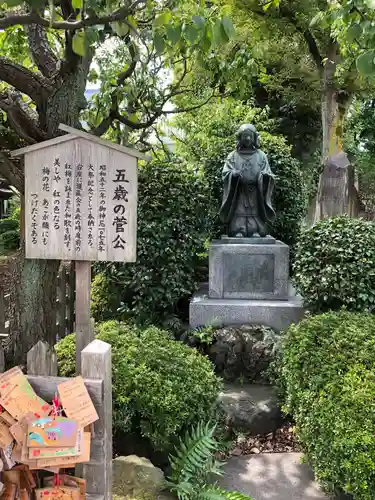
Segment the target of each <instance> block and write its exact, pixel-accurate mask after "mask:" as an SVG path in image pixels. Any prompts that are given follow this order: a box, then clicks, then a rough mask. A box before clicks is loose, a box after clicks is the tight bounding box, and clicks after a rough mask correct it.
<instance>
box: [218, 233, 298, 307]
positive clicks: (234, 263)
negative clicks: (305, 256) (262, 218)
mask: <svg viewBox="0 0 375 500" xmlns="http://www.w3.org/2000/svg"><path fill="white" fill-rule="evenodd" d="M238 240H240V241H238ZM209 280H210V281H209V295H210V297H211V298H213V299H249V300H251V299H253V300H274V299H278V300H287V298H288V285H289V283H288V282H289V247H288V246H287V245H285V244H284V243H281V241H276V240H275V239H273V238H244V239H242V238H240V239H239V238H227V239H222V240H215V241H213V242H212V245H211V248H210V255H209Z"/></svg>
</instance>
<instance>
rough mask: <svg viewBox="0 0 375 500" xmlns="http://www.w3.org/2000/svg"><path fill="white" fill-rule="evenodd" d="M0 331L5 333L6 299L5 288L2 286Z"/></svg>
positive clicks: (0, 295) (0, 291)
mask: <svg viewBox="0 0 375 500" xmlns="http://www.w3.org/2000/svg"><path fill="white" fill-rule="evenodd" d="M0 333H5V300H4V290H2V289H1V288H0Z"/></svg>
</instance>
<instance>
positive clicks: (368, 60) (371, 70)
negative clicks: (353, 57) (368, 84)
mask: <svg viewBox="0 0 375 500" xmlns="http://www.w3.org/2000/svg"><path fill="white" fill-rule="evenodd" d="M374 57H375V51H373V50H370V51H368V52H365V53H364V54H361V55H360V56H359V57H358V58H357V69H358V71H359V73H361V74H362V75H363V76H372V75H374V74H375V64H374Z"/></svg>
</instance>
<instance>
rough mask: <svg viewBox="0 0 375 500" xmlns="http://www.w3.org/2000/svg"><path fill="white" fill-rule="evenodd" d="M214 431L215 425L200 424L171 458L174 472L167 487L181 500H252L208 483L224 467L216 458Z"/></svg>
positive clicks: (217, 446) (182, 441)
mask: <svg viewBox="0 0 375 500" xmlns="http://www.w3.org/2000/svg"><path fill="white" fill-rule="evenodd" d="M215 430H216V425H213V426H212V425H211V424H210V423H208V424H206V425H204V424H202V423H198V424H197V426H196V427H194V428H193V429H191V431H190V432H187V433H186V435H185V438H184V439H181V440H180V444H179V446H178V447H177V448H176V452H175V454H174V455H172V456H170V463H171V467H172V473H171V475H170V477H169V478H168V480H167V488H168V489H169V490H170V491H171V492H173V493H175V494H176V495H177V497H178V499H179V500H251V499H250V497H248V496H247V495H244V494H242V493H240V492H237V491H226V490H224V489H223V488H220V487H219V486H218V485H217V484H209V481H210V480H211V479H212V477H213V476H215V475H222V466H223V465H224V464H223V462H220V461H219V460H217V459H216V453H217V452H218V451H219V449H220V444H219V442H218V441H217V440H216V439H215V437H214V434H215Z"/></svg>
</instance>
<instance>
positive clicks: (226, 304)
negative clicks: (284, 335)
mask: <svg viewBox="0 0 375 500" xmlns="http://www.w3.org/2000/svg"><path fill="white" fill-rule="evenodd" d="M304 313H305V309H304V307H303V303H302V300H301V299H300V298H298V297H295V296H294V297H293V296H292V297H290V298H289V300H246V299H212V298H210V297H209V296H208V295H207V294H205V293H202V292H200V293H199V292H198V293H197V294H196V295H195V296H194V297H193V299H192V301H191V302H190V311H189V316H190V318H189V323H190V327H191V328H197V327H202V326H209V325H210V326H217V327H222V326H231V325H265V326H269V327H271V328H273V329H274V330H275V331H278V332H280V331H282V330H285V329H287V328H288V327H289V326H290V325H291V324H292V323H298V322H299V321H300V320H301V319H302V317H303V316H304Z"/></svg>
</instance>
